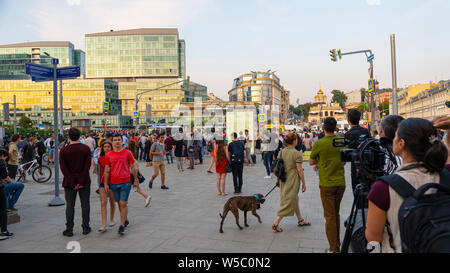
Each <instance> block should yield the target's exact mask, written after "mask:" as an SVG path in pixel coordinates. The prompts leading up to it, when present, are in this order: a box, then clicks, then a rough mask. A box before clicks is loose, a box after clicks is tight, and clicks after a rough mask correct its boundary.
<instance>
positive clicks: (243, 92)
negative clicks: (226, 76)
mask: <svg viewBox="0 0 450 273" xmlns="http://www.w3.org/2000/svg"><path fill="white" fill-rule="evenodd" d="M228 96H229V100H230V102H255V103H258V104H261V105H267V106H270V111H278V112H279V116H280V123H281V124H284V123H285V122H286V120H287V117H288V111H289V96H290V91H288V90H286V89H285V88H284V87H283V86H282V85H281V84H280V79H279V78H278V77H277V76H276V75H275V73H274V72H252V73H248V74H243V75H241V76H239V77H237V78H236V79H234V82H233V88H232V89H231V90H230V91H228Z"/></svg>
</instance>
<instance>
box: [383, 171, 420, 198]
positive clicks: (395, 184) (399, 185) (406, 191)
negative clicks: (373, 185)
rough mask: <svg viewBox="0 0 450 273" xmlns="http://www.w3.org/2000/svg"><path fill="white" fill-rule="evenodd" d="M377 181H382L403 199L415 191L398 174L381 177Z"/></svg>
mask: <svg viewBox="0 0 450 273" xmlns="http://www.w3.org/2000/svg"><path fill="white" fill-rule="evenodd" d="M377 180H382V181H384V182H386V183H387V184H388V185H389V186H391V188H393V189H394V191H395V192H396V193H398V194H399V195H400V196H401V197H402V198H403V199H405V198H407V197H409V196H411V195H413V194H414V192H415V191H416V189H415V188H414V187H413V186H411V184H409V183H408V181H406V180H405V179H404V178H403V177H401V176H400V175H398V174H392V175H387V176H382V177H380V178H378V179H377Z"/></svg>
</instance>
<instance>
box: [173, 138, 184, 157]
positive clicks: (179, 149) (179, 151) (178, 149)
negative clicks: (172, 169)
mask: <svg viewBox="0 0 450 273" xmlns="http://www.w3.org/2000/svg"><path fill="white" fill-rule="evenodd" d="M183 146H184V142H183V140H182V139H180V140H176V141H175V156H176V157H182V156H183Z"/></svg>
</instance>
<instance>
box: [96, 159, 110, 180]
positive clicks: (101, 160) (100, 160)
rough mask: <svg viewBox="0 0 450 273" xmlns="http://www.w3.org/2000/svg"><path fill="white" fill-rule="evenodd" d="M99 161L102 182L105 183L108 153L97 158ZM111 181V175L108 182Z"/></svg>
mask: <svg viewBox="0 0 450 273" xmlns="http://www.w3.org/2000/svg"><path fill="white" fill-rule="evenodd" d="M97 162H98V165H99V166H100V176H99V178H100V184H104V181H103V175H104V173H105V167H106V155H104V156H101V157H99V158H98V159H97ZM109 183H111V176H109V179H108V184H109Z"/></svg>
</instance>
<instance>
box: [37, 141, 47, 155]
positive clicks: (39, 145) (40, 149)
mask: <svg viewBox="0 0 450 273" xmlns="http://www.w3.org/2000/svg"><path fill="white" fill-rule="evenodd" d="M36 148H37V151H38V154H39V156H42V155H43V154H44V153H45V146H44V143H43V142H42V141H39V142H37V143H36Z"/></svg>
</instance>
